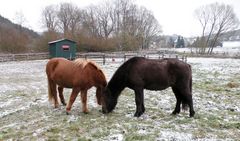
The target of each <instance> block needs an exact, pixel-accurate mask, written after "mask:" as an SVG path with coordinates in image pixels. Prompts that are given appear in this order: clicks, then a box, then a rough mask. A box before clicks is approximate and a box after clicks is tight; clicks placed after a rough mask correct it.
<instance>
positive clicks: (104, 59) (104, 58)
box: [103, 54, 106, 65]
mask: <svg viewBox="0 0 240 141" xmlns="http://www.w3.org/2000/svg"><path fill="white" fill-rule="evenodd" d="M105 62H106V57H105V54H103V65H105Z"/></svg>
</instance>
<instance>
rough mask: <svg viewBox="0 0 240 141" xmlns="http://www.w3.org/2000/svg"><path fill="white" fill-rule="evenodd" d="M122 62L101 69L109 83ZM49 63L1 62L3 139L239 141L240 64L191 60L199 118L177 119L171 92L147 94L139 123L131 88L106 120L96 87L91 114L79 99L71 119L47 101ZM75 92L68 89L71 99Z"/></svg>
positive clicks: (185, 116)
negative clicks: (97, 102)
mask: <svg viewBox="0 0 240 141" xmlns="http://www.w3.org/2000/svg"><path fill="white" fill-rule="evenodd" d="M122 62H123V61H122V60H114V62H113V61H112V62H111V61H107V62H106V64H105V65H103V64H102V63H100V64H99V65H100V67H101V68H102V69H103V71H104V72H105V74H106V77H107V79H108V80H109V79H110V78H111V76H112V75H113V73H114V72H115V70H116V69H117V68H118V67H119V66H120V65H121V63H122ZM46 63H47V60H35V61H18V62H15V61H12V62H2V63H0V76H1V77H0V140H111V141H112V140H116V141H121V140H129V141H130V140H131V141H132V140H239V139H240V120H239V119H240V71H239V66H240V60H239V59H214V58H188V63H189V64H191V65H192V69H193V98H194V107H195V111H196V115H195V117H194V118H189V117H188V115H189V113H188V112H181V113H180V114H179V115H177V116H171V115H170V113H171V112H172V111H173V109H174V107H175V102H176V100H175V97H174V94H173V93H172V91H171V89H166V90H164V91H147V90H145V91H144V93H145V95H144V96H145V107H146V112H145V113H144V114H143V115H142V116H141V117H140V118H135V117H133V114H134V112H135V102H134V94H133V91H132V90H130V89H125V90H124V91H123V92H122V94H121V96H120V97H119V101H118V104H117V107H116V109H115V110H114V112H113V113H111V114H108V115H103V114H102V113H101V112H99V111H100V110H101V107H100V106H98V105H97V104H96V98H95V88H92V89H90V90H89V92H88V108H89V111H90V112H89V114H84V113H82V112H81V103H80V99H79V98H78V99H77V100H76V101H75V103H74V105H73V108H72V111H71V115H66V113H65V107H64V106H61V107H60V108H58V109H54V108H53V105H52V104H51V103H49V102H48V98H47V80H46V75H45V65H46ZM70 92H71V91H70V90H69V89H68V90H65V97H66V99H68V98H69V94H70Z"/></svg>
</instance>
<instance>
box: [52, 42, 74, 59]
mask: <svg viewBox="0 0 240 141" xmlns="http://www.w3.org/2000/svg"><path fill="white" fill-rule="evenodd" d="M48 45H49V55H50V58H54V57H64V58H66V59H69V60H73V59H75V57H76V42H75V41H72V40H69V39H60V40H56V41H51V42H49V43H48Z"/></svg>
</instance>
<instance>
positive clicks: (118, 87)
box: [107, 77, 126, 97]
mask: <svg viewBox="0 0 240 141" xmlns="http://www.w3.org/2000/svg"><path fill="white" fill-rule="evenodd" d="M107 87H108V89H109V90H110V91H111V94H112V95H113V96H114V97H118V96H119V95H120V93H121V92H122V90H123V89H124V88H125V87H126V86H125V81H124V77H119V78H114V77H113V78H112V79H111V80H110V81H109V83H108V86H107Z"/></svg>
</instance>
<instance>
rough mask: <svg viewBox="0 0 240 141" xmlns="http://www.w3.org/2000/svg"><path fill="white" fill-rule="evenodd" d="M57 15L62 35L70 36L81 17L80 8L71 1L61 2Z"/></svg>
mask: <svg viewBox="0 0 240 141" xmlns="http://www.w3.org/2000/svg"><path fill="white" fill-rule="evenodd" d="M57 16H58V19H59V27H60V29H61V30H62V31H63V33H64V37H70V38H71V36H73V35H74V31H75V29H76V27H77V25H78V24H79V22H80V19H81V11H80V9H79V8H78V7H76V6H74V5H73V4H71V3H62V4H60V9H59V11H58V14H57Z"/></svg>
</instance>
